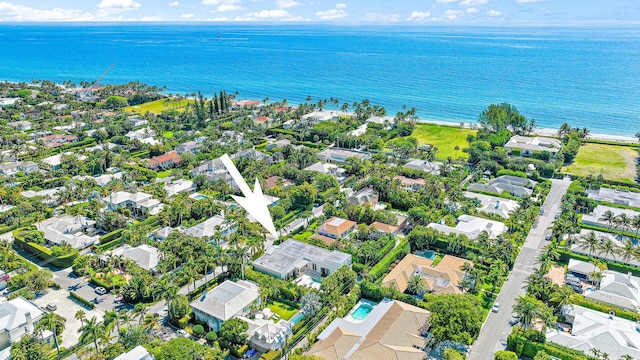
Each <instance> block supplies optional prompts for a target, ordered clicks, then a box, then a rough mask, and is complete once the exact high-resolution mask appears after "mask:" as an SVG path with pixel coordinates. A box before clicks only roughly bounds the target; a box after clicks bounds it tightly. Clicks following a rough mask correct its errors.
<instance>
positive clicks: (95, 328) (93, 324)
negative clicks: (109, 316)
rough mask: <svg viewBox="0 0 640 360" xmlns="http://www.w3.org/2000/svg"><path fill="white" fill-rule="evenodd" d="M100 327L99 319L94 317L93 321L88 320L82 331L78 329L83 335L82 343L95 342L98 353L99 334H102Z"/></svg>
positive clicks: (81, 336) (81, 337)
mask: <svg viewBox="0 0 640 360" xmlns="http://www.w3.org/2000/svg"><path fill="white" fill-rule="evenodd" d="M99 326H100V324H99V323H98V319H96V317H95V316H94V317H92V318H91V319H89V320H87V321H86V322H85V324H84V325H83V326H82V327H81V328H80V329H78V332H80V333H81V335H80V342H85V341H93V344H94V345H95V347H96V352H98V334H99V332H100V329H99Z"/></svg>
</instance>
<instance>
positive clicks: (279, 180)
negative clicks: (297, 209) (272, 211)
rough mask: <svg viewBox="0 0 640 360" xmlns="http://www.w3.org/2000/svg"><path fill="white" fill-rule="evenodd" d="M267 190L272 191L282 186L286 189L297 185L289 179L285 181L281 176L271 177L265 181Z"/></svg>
mask: <svg viewBox="0 0 640 360" xmlns="http://www.w3.org/2000/svg"><path fill="white" fill-rule="evenodd" d="M264 181H265V189H271V188H272V187H274V186H276V185H278V184H282V186H284V187H285V188H287V187H289V186H292V185H295V183H294V182H293V181H291V180H289V179H283V178H281V177H279V176H275V175H274V176H271V177H268V178H266V179H265V180H264Z"/></svg>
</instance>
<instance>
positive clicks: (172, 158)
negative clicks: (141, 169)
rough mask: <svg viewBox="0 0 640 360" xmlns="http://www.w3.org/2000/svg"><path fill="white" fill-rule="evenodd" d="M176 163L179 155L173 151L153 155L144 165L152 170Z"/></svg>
mask: <svg viewBox="0 0 640 360" xmlns="http://www.w3.org/2000/svg"><path fill="white" fill-rule="evenodd" d="M178 165H180V155H179V154H178V153H177V152H175V151H170V152H168V153H166V154H162V155H160V156H154V157H152V158H151V159H148V160H147V161H146V163H145V166H146V167H147V168H149V169H152V170H160V169H168V168H172V167H175V166H178Z"/></svg>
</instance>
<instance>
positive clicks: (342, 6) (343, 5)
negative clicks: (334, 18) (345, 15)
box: [336, 3, 347, 9]
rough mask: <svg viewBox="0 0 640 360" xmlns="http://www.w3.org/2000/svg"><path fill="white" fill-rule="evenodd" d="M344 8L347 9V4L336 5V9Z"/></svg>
mask: <svg viewBox="0 0 640 360" xmlns="http://www.w3.org/2000/svg"><path fill="white" fill-rule="evenodd" d="M346 7H347V4H344V3H339V4H336V9H344V8H346Z"/></svg>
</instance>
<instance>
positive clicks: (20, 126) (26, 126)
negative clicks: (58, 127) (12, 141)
mask: <svg viewBox="0 0 640 360" xmlns="http://www.w3.org/2000/svg"><path fill="white" fill-rule="evenodd" d="M7 126H9V127H12V128H14V129H17V130H20V131H27V130H31V128H32V127H33V123H31V121H26V120H19V121H11V122H8V123H7Z"/></svg>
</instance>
